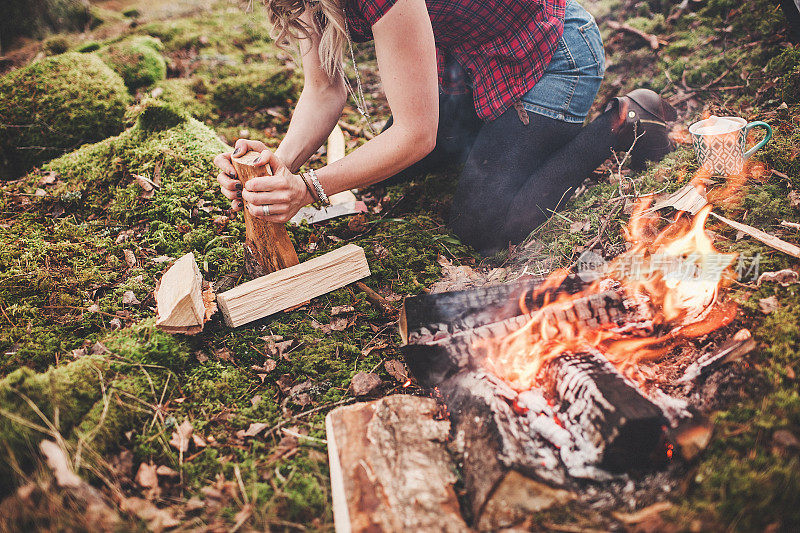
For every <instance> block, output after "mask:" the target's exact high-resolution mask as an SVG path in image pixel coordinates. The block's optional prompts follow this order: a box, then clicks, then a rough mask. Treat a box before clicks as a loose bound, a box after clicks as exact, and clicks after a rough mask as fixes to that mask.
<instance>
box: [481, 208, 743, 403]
mask: <svg viewBox="0 0 800 533" xmlns="http://www.w3.org/2000/svg"><path fill="white" fill-rule="evenodd" d="M649 205H650V200H646V201H640V202H639V203H638V205H637V206H636V208H635V210H634V212H633V215H632V217H631V221H630V223H629V226H628V228H627V229H626V230H625V232H624V235H625V238H626V239H627V240H628V242H629V243H630V244H631V247H630V249H629V250H628V251H627V252H626V253H624V254H622V255H621V256H619V257H617V258H616V259H615V260H614V261H613V262H612V263H611V264H609V265H608V267H607V268H606V270H605V272H604V273H603V276H601V278H600V279H597V280H596V281H594V282H593V283H591V285H589V286H588V287H587V288H586V289H585V290H583V291H581V292H579V293H577V294H563V293H562V294H560V295H559V296H557V297H555V299H554V300H552V301H550V300H548V299H547V296H548V295H549V294H550V293H551V292H552V289H554V288H556V287H558V286H559V285H561V283H562V281H563V280H564V278H565V277H566V276H567V274H568V272H567V271H565V270H559V271H556V272H553V274H551V275H550V277H549V278H548V279H547V281H546V282H545V283H544V284H543V285H541V286H540V287H539V288H537V289H536V291H535V294H534V295H533V296H534V299H535V298H537V297H540V296H542V295H545V301H544V305H542V306H541V307H540V308H538V309H536V310H535V311H531V310H529V309H527V308H526V307H525V304H524V302H525V297H523V298H521V299H520V305H521V308H522V311H523V312H524V313H525V314H527V315H530V320H529V321H528V322H527V324H526V325H525V326H524V327H522V328H521V329H519V330H517V331H515V332H514V333H512V334H511V335H509V336H507V337H505V338H503V339H498V340H492V341H483V342H484V345H483V346H484V347H485V348H486V349H487V352H488V357H487V362H486V364H487V366H488V368H489V370H491V371H492V372H493V373H495V374H496V375H497V376H499V377H501V378H503V379H504V380H505V381H506V382H508V383H509V385H511V387H513V388H514V389H516V390H518V391H524V390H528V389H530V388H531V387H533V385H534V384H535V383H536V381H537V379H539V378H540V372H541V371H542V369H543V368H544V366H545V365H546V364H547V363H548V362H550V361H551V360H553V359H554V358H556V357H558V356H560V355H561V354H564V353H568V352H572V353H578V352H589V351H593V350H598V351H600V352H602V353H603V354H604V355H605V356H606V357H607V358H608V360H609V361H610V362H611V363H613V364H614V365H615V366H616V367H617V368H618V369H619V370H620V371H622V372H624V373H625V374H626V375H628V376H630V377H634V378H637V379H640V378H642V376H640V375H639V373H638V369H637V363H639V362H642V361H652V360H655V359H658V358H660V357H663V356H664V355H665V354H666V353H667V352H669V351H670V350H671V349H672V348H674V347H675V346H676V345H677V344H678V343H679V342H681V341H683V340H685V339H687V338H691V337H697V336H701V335H705V334H707V333H709V332H710V331H713V330H714V329H717V328H719V327H721V326H724V325H725V324H728V323H729V322H730V321H731V320H733V318H734V317H735V315H736V307H735V305H733V304H732V303H729V302H728V303H720V302H719V294H720V288H721V287H723V286H724V285H725V284H726V283H727V282H728V281H729V279H730V278H731V275H730V274H731V268H730V267H731V264H732V263H733V261H734V260H735V258H736V254H721V253H718V252H717V251H716V250H715V248H714V246H713V244H712V241H711V238H710V237H709V236H708V234H707V233H706V231H705V222H706V219H707V218H708V215H709V213H710V211H711V207H710V206H706V207H705V208H703V209H702V210H701V211H700V212H698V213H697V215H695V217H694V218H693V219H692V220H689V218H688V217H687V216H686V215H685V214H682V213H679V214H678V216H676V218H675V220H673V221H671V223H669V224H667V226H666V227H665V228H664V229H663V230H661V231H658V230H657V227H656V225H657V223H658V219H657V218H656V217H655V216H654V215H652V214H648V210H647V208H648V207H649ZM609 290H613V291H615V292H617V293H619V294H621V295H622V296H623V298H624V304H625V306H626V307H627V308H629V309H633V310H635V311H636V316H637V320H636V321H635V323H628V324H622V325H618V324H616V323H613V322H611V323H607V324H600V325H599V326H598V325H588V324H587V322H586V321H583V320H570V319H565V318H563V317H564V316H565V311H568V310H570V309H571V308H572V307H573V304H574V302H575V301H576V300H578V299H582V298H586V297H587V296H590V295H592V294H600V293H603V292H606V291H609Z"/></svg>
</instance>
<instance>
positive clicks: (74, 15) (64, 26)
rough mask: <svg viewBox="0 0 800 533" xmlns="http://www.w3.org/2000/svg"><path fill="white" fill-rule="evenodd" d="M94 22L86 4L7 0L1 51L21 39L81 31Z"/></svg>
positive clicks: (66, 0)
mask: <svg viewBox="0 0 800 533" xmlns="http://www.w3.org/2000/svg"><path fill="white" fill-rule="evenodd" d="M92 21H93V16H92V12H91V9H90V6H89V2H88V1H87V0H4V1H3V16H2V17H0V48H5V47H7V46H9V45H10V44H11V43H12V42H14V40H15V39H17V38H18V37H21V36H26V37H34V38H41V37H44V36H45V35H46V34H47V33H49V32H51V31H68V30H81V29H84V28H85V27H86V26H87V25H91V24H92Z"/></svg>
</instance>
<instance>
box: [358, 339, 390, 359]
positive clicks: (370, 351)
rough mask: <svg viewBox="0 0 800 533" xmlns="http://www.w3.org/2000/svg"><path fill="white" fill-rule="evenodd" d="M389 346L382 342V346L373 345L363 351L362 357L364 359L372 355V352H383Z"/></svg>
mask: <svg viewBox="0 0 800 533" xmlns="http://www.w3.org/2000/svg"><path fill="white" fill-rule="evenodd" d="M387 346H389V345H388V344H386V343H385V342H382V343H380V344H373V345H372V346H369V347H367V348H364V349H363V350H361V355H362V356H363V357H366V356H368V355H369V354H371V353H372V352H374V351H375V350H383V349H384V348H386V347H387Z"/></svg>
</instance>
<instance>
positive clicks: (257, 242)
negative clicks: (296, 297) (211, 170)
mask: <svg viewBox="0 0 800 533" xmlns="http://www.w3.org/2000/svg"><path fill="white" fill-rule="evenodd" d="M259 155H260V154H259V153H258V152H255V151H251V152H247V153H246V154H244V155H242V156H239V157H234V158H232V159H231V161H232V162H233V168H235V169H236V175H237V176H239V180H240V181H241V182H242V186H244V185H245V184H246V183H247V182H248V181H250V180H251V179H253V178H259V177H262V176H268V175H270V174H271V172H270V168H269V165H264V166H258V167H257V166H255V165H253V162H254V161H255V160H256V159H258V157H259ZM243 211H244V223H245V229H246V241H245V246H244V251H245V267H246V268H247V273H248V274H250V275H251V276H255V277H258V276H264V275H266V274H269V273H271V272H276V271H278V270H281V269H283V268H286V267H290V266H294V265H296V264H298V263H299V262H300V260H299V259H298V258H297V252H296V251H295V249H294V246H293V245H292V241H291V240H290V239H289V234H288V233H287V232H286V226H285V225H284V224H276V223H274V222H266V221H264V220H261V219H258V218H255V217H253V216H252V215H251V214H250V212H249V211H248V210H247V209H246V208H245V209H244V210H243Z"/></svg>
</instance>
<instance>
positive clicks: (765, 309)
mask: <svg viewBox="0 0 800 533" xmlns="http://www.w3.org/2000/svg"><path fill="white" fill-rule="evenodd" d="M780 307H781V304H780V302H778V298H777V297H776V296H775V295H774V294H773V295H772V296H770V297H769V298H761V299H759V300H758V308H759V309H761V312H762V313H764V314H765V315H768V314H770V313H771V312H773V311H775V310H777V309H779V308H780Z"/></svg>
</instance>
